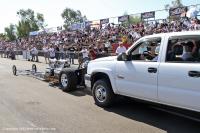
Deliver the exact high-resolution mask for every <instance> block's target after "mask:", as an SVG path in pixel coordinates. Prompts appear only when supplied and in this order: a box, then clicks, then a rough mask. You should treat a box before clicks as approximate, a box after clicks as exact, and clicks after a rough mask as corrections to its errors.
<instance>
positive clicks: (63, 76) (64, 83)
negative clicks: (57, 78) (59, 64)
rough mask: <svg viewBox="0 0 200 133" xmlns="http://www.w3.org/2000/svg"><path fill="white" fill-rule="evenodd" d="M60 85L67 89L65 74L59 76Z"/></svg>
mask: <svg viewBox="0 0 200 133" xmlns="http://www.w3.org/2000/svg"><path fill="white" fill-rule="evenodd" d="M61 84H62V86H63V87H67V85H68V79H67V74H62V75H61Z"/></svg>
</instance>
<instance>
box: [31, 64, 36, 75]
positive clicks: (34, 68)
mask: <svg viewBox="0 0 200 133" xmlns="http://www.w3.org/2000/svg"><path fill="white" fill-rule="evenodd" d="M32 71H33V72H34V73H36V72H37V66H36V65H35V64H33V65H32Z"/></svg>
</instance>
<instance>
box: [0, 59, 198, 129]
mask: <svg viewBox="0 0 200 133" xmlns="http://www.w3.org/2000/svg"><path fill="white" fill-rule="evenodd" d="M14 64H15V65H16V66H17V67H18V69H29V68H31V65H32V64H33V63H32V62H27V61H22V60H15V61H11V60H9V59H4V58H0V133H200V123H198V122H195V121H192V120H189V119H186V118H182V117H179V116H175V115H172V114H168V113H166V112H162V111H159V110H156V109H153V108H151V107H149V106H148V105H145V104H141V103H137V102H135V101H133V100H130V99H120V100H119V101H117V103H116V104H115V105H114V106H113V107H111V108H109V109H103V108H100V107H97V106H96V105H95V104H94V101H93V98H92V96H91V95H90V93H89V92H88V91H86V90H83V89H79V90H76V91H75V92H71V93H64V92H62V91H61V90H60V89H59V88H58V87H56V86H55V87H50V86H49V85H48V83H46V82H43V81H40V80H37V79H34V78H31V77H26V76H13V75H12V72H11V68H12V65H14ZM35 64H36V65H37V67H38V70H41V71H43V70H44V69H45V68H46V66H47V65H46V64H44V63H35Z"/></svg>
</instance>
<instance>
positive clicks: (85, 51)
mask: <svg viewBox="0 0 200 133" xmlns="http://www.w3.org/2000/svg"><path fill="white" fill-rule="evenodd" d="M81 53H82V54H83V58H88V51H87V49H83V50H81Z"/></svg>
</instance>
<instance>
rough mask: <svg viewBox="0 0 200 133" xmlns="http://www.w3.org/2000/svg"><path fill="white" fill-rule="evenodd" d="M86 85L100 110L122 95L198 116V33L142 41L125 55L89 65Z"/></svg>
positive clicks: (157, 35) (199, 101)
mask: <svg viewBox="0 0 200 133" xmlns="http://www.w3.org/2000/svg"><path fill="white" fill-rule="evenodd" d="M85 84H86V86H87V87H89V88H91V90H92V94H93V97H94V100H95V103H96V104H97V105H98V106H101V107H107V106H109V105H111V104H112V103H113V101H114V100H115V96H116V95H122V96H128V97H132V98H136V99H140V100H145V101H149V102H153V103H158V104H160V105H167V106H170V107H178V108H180V109H186V110H191V111H196V112H200V31H194V32H180V33H164V34H155V35H150V36H146V37H143V38H141V39H139V40H138V41H137V42H135V43H134V44H133V45H132V46H131V47H130V48H129V49H128V50H127V51H126V53H122V54H120V55H118V56H114V57H106V58H100V59H96V60H94V61H91V62H90V63H89V64H88V68H87V74H86V75H85Z"/></svg>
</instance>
